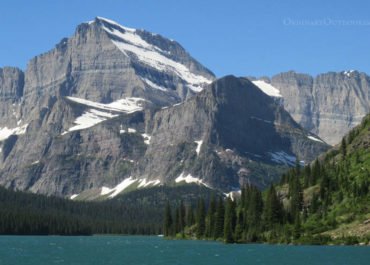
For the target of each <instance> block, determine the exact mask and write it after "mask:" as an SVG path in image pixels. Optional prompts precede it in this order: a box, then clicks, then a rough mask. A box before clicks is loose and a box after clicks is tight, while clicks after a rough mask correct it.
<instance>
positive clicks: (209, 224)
mask: <svg viewBox="0 0 370 265" xmlns="http://www.w3.org/2000/svg"><path fill="white" fill-rule="evenodd" d="M215 221H216V200H215V197H214V196H213V195H212V197H211V200H210V202H209V207H208V212H207V217H206V237H207V238H211V237H213V235H214V233H215Z"/></svg>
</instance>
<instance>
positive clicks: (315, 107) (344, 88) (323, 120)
mask: <svg viewBox="0 0 370 265" xmlns="http://www.w3.org/2000/svg"><path fill="white" fill-rule="evenodd" d="M271 84H272V85H273V86H274V87H276V88H277V89H279V90H280V92H281V94H282V95H283V97H284V107H285V109H286V110H287V111H288V112H289V113H290V114H291V115H292V117H293V118H294V119H295V120H296V121H297V122H298V123H299V124H301V125H302V127H304V128H305V129H307V130H309V131H311V132H313V133H315V134H317V135H319V136H320V137H321V138H322V139H323V140H325V141H326V142H327V143H329V144H332V145H335V144H337V143H339V142H340V140H341V138H342V137H343V136H344V135H345V134H346V133H347V132H348V131H349V130H350V129H351V128H353V127H355V126H356V125H358V124H359V123H360V122H361V119H362V118H363V117H364V116H365V115H366V114H367V113H369V112H370V77H369V76H367V75H366V74H364V73H360V72H357V71H353V70H351V71H345V72H340V73H334V72H330V73H326V74H320V75H318V76H317V77H315V78H313V77H311V76H309V75H305V74H298V73H295V72H287V73H281V74H278V75H276V76H274V77H272V78H271Z"/></svg>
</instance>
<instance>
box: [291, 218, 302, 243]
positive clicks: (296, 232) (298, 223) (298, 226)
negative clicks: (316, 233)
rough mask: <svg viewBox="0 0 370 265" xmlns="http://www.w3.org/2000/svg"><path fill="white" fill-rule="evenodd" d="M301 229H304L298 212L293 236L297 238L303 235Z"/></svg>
mask: <svg viewBox="0 0 370 265" xmlns="http://www.w3.org/2000/svg"><path fill="white" fill-rule="evenodd" d="M301 230H302V226H301V218H300V214H299V213H297V214H296V216H295V219H294V230H293V238H294V239H295V240H296V239H299V238H300V237H301V232H302V231H301Z"/></svg>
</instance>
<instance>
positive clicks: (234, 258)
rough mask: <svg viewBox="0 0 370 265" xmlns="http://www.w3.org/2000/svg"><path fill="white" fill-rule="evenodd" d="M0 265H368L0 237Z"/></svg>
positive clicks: (284, 253)
mask: <svg viewBox="0 0 370 265" xmlns="http://www.w3.org/2000/svg"><path fill="white" fill-rule="evenodd" d="M0 264H1V265H3V264H4V265H19V264H22V265H23V264H24V265H33V264H37V265H43V264H45V265H46V264H47V265H49V264H68V265H74V264H76V265H84V264H86V265H95V264H99V265H108V264H113V265H116V264H122V265H130V264H133V265H134V264H135V265H144V264H148V265H156V264H158V265H176V264H181V265H182V264H191V265H198V264H210V265H218V264H225V265H234V264H243V265H249V264H251V265H259V264H281V265H289V264H298V265H305V264H307V265H308V264H309V265H316V264H317V265H330V264H333V265H351V264H353V265H362V264H363V265H365V264H366V265H369V264H370V247H359V246H353V247H348V246H273V245H225V244H222V243H217V242H207V241H172V240H165V239H162V238H159V237H144V236H143V237H140V236H137V237H134V236H127V237H126V236H94V237H58V236H50V237H35V236H29V237H26V236H0Z"/></svg>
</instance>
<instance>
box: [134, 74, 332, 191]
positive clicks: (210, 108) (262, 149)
mask: <svg viewBox="0 0 370 265" xmlns="http://www.w3.org/2000/svg"><path fill="white" fill-rule="evenodd" d="M150 134H151V136H152V137H151V141H150V145H149V146H148V149H147V151H146V154H145V156H144V158H143V159H144V162H143V163H142V164H143V165H142V166H141V167H140V169H139V171H138V172H139V175H140V176H144V177H145V178H149V179H156V178H158V177H160V178H161V181H171V180H175V179H176V178H177V177H178V176H179V175H180V174H182V173H184V174H185V175H187V174H190V175H191V176H193V177H197V178H200V179H202V180H203V181H204V182H205V183H207V184H208V185H210V186H212V187H216V188H219V189H223V190H230V189H232V188H235V187H239V186H240V185H241V184H242V183H245V182H254V179H255V177H256V175H257V172H256V171H257V170H253V169H251V168H250V166H249V165H248V164H249V163H250V162H251V160H253V161H258V163H263V164H267V165H271V164H279V163H286V164H288V165H292V164H294V162H295V161H294V160H295V156H298V157H299V158H300V159H302V160H305V161H307V162H308V161H311V160H312V159H314V158H315V157H316V156H317V155H318V154H320V153H322V152H324V151H325V150H327V148H328V146H327V145H326V144H324V143H323V142H318V141H313V140H311V139H309V138H308V137H307V136H308V134H307V132H305V131H304V130H303V129H302V128H301V127H300V126H299V125H298V124H297V123H296V122H295V121H294V120H293V119H292V118H291V117H290V115H289V114H288V113H287V112H286V111H285V110H284V109H283V108H282V107H281V106H280V105H279V104H278V103H276V102H275V101H274V100H273V99H272V98H270V97H268V96H267V95H265V94H264V93H262V92H261V91H260V90H259V89H258V88H257V87H255V86H254V85H253V84H252V83H251V82H250V81H248V80H247V79H243V78H235V77H233V76H228V77H225V78H221V79H219V80H217V81H215V82H214V83H213V84H212V85H210V86H209V87H207V88H206V89H205V90H204V91H202V92H200V93H199V94H197V95H196V96H194V97H193V98H191V99H189V100H187V101H185V102H184V103H182V104H181V105H178V106H174V107H171V108H168V109H164V110H161V111H159V112H157V113H156V114H155V115H154V118H153V129H152V132H151V133H150ZM199 142H201V146H200V147H199ZM197 148H198V150H197ZM276 156H277V157H278V158H280V159H281V161H278V163H276V159H275V160H274V158H276ZM246 172H249V173H247V174H246ZM254 184H256V185H258V186H260V187H263V186H264V183H262V182H261V181H257V182H255V183H254Z"/></svg>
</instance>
